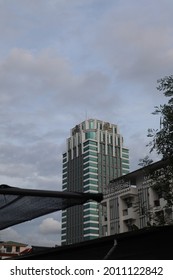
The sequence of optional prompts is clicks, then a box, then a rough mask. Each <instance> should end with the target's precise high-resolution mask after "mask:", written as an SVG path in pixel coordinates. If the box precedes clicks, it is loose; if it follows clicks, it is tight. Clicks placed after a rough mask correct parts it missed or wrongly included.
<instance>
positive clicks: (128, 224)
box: [102, 161, 173, 236]
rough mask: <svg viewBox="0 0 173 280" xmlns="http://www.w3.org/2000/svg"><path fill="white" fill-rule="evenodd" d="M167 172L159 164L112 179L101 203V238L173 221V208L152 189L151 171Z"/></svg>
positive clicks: (161, 164) (161, 163) (160, 163)
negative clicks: (149, 171)
mask: <svg viewBox="0 0 173 280" xmlns="http://www.w3.org/2000/svg"><path fill="white" fill-rule="evenodd" d="M151 168H152V169H154V170H160V169H161V168H162V169H164V166H163V162H162V161H159V162H156V163H154V164H152V165H151V166H146V167H143V168H141V169H138V170H136V171H134V172H131V173H129V174H127V175H124V176H122V177H120V178H117V179H114V180H112V181H111V182H110V183H109V184H108V186H107V187H106V188H105V190H104V200H103V201H102V236H106V235H112V234H118V233H123V232H128V231H131V230H135V229H141V228H144V227H148V226H153V225H159V224H160V223H161V222H162V221H163V219H164V223H165V224H169V223H170V222H172V221H173V215H172V209H169V208H167V207H165V205H166V200H165V199H164V198H163V197H162V196H160V195H159V194H158V193H157V192H156V191H155V190H154V189H153V187H152V180H151V179H150V176H149V173H148V170H150V169H151Z"/></svg>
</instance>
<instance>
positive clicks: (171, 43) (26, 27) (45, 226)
mask: <svg viewBox="0 0 173 280" xmlns="http://www.w3.org/2000/svg"><path fill="white" fill-rule="evenodd" d="M172 11H173V2H172V0H153V1H151V0H141V1H139V0H130V1H129V0H49V1H47V0H37V1H35V0H13V1H11V0H0V135H1V136H0V151H1V152H0V184H9V185H11V186H16V187H25V188H38V189H52V190H61V155H62V152H63V151H64V148H65V139H66V138H67V137H68V136H69V132H70V128H71V127H73V126H75V125H76V124H78V123H80V122H82V121H83V120H84V119H86V118H97V119H101V120H106V121H109V122H112V123H115V124H117V125H118V126H119V129H120V133H121V134H122V135H123V136H124V141H125V146H127V147H128V148H129V149H130V163H131V171H132V170H134V169H136V168H138V162H139V159H140V158H143V157H144V156H145V155H146V154H148V151H147V148H146V144H147V143H148V141H149V139H147V129H148V128H157V127H158V125H159V119H158V117H157V116H153V115H152V114H151V113H152V112H153V110H154V106H155V105H159V104H162V103H164V102H165V99H164V98H163V95H162V94H161V93H159V92H158V91H157V90H156V87H157V80H158V79H159V78H162V77H164V76H166V75H171V74H172V67H173V17H172ZM155 159H156V158H155ZM60 227H61V225H60V213H54V214H53V215H48V216H45V217H43V218H40V219H36V220H34V221H31V222H28V223H25V224H21V225H18V226H15V227H12V228H9V229H6V230H5V231H1V232H0V239H1V240H4V239H5V240H7V239H12V240H15V241H22V242H26V243H29V244H33V245H47V246H53V245H54V244H58V243H59V242H60Z"/></svg>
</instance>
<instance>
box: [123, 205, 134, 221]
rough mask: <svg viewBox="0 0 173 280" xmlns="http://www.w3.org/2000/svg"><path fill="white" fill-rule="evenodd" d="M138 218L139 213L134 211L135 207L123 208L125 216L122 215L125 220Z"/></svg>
mask: <svg viewBox="0 0 173 280" xmlns="http://www.w3.org/2000/svg"><path fill="white" fill-rule="evenodd" d="M136 219H137V213H136V212H135V211H134V208H133V207H130V208H125V209H124V210H123V216H122V220H123V221H127V220H136Z"/></svg>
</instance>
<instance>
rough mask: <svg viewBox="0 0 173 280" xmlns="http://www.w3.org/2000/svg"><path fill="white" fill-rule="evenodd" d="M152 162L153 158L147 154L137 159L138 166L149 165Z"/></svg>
mask: <svg viewBox="0 0 173 280" xmlns="http://www.w3.org/2000/svg"><path fill="white" fill-rule="evenodd" d="M152 162H153V160H152V159H150V157H149V156H145V157H144V158H142V159H140V160H139V163H138V165H140V166H142V167H145V166H148V165H150V164H151V163H152Z"/></svg>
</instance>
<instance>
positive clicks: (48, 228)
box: [39, 218, 61, 234]
mask: <svg viewBox="0 0 173 280" xmlns="http://www.w3.org/2000/svg"><path fill="white" fill-rule="evenodd" d="M60 231H61V223H60V222H59V221H57V220H55V219H53V218H46V219H44V220H43V221H42V223H41V224H40V225H39V232H40V233H41V234H58V233H60Z"/></svg>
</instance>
